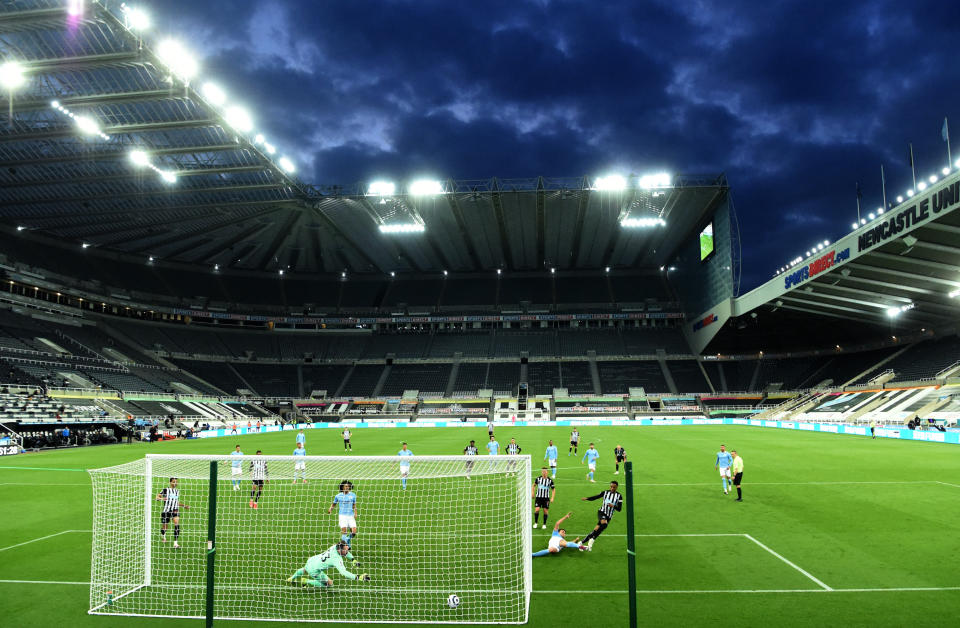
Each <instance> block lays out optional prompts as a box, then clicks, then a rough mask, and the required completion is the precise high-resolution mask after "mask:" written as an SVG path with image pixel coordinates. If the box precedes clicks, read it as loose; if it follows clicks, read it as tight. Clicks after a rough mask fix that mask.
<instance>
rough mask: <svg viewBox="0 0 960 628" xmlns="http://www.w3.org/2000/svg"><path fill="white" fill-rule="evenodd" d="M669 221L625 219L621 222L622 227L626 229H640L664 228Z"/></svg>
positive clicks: (660, 219)
mask: <svg viewBox="0 0 960 628" xmlns="http://www.w3.org/2000/svg"><path fill="white" fill-rule="evenodd" d="M666 224H667V221H666V220H664V219H663V218H624V219H623V220H621V221H620V226H621V227H624V228H626V229H639V228H644V227H663V226H665V225H666Z"/></svg>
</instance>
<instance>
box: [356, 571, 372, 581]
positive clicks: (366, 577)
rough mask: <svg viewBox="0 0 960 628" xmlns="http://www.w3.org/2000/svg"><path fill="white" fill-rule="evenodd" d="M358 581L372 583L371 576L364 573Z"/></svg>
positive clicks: (358, 577)
mask: <svg viewBox="0 0 960 628" xmlns="http://www.w3.org/2000/svg"><path fill="white" fill-rule="evenodd" d="M357 580H363V581H364V582H370V575H369V574H365V573H362V574H360V575H359V576H357Z"/></svg>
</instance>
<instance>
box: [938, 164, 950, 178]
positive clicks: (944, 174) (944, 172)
mask: <svg viewBox="0 0 960 628" xmlns="http://www.w3.org/2000/svg"><path fill="white" fill-rule="evenodd" d="M940 174H942V175H943V176H947V175H948V174H950V168H949V167H947V166H944V167H943V170H941V171H940Z"/></svg>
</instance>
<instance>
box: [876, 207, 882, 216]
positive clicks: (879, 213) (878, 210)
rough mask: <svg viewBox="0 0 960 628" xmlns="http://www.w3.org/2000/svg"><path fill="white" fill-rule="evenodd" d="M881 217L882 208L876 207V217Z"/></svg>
mask: <svg viewBox="0 0 960 628" xmlns="http://www.w3.org/2000/svg"><path fill="white" fill-rule="evenodd" d="M882 215H883V208H882V207H878V208H877V216H882Z"/></svg>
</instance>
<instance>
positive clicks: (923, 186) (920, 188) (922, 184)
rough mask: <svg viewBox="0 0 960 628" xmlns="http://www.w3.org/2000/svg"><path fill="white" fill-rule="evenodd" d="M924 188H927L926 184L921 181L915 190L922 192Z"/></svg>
mask: <svg viewBox="0 0 960 628" xmlns="http://www.w3.org/2000/svg"><path fill="white" fill-rule="evenodd" d="M926 189H927V184H926V183H924V182H923V181H921V182H920V183H918V184H917V190H919V191H920V192H923V191H924V190H926Z"/></svg>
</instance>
